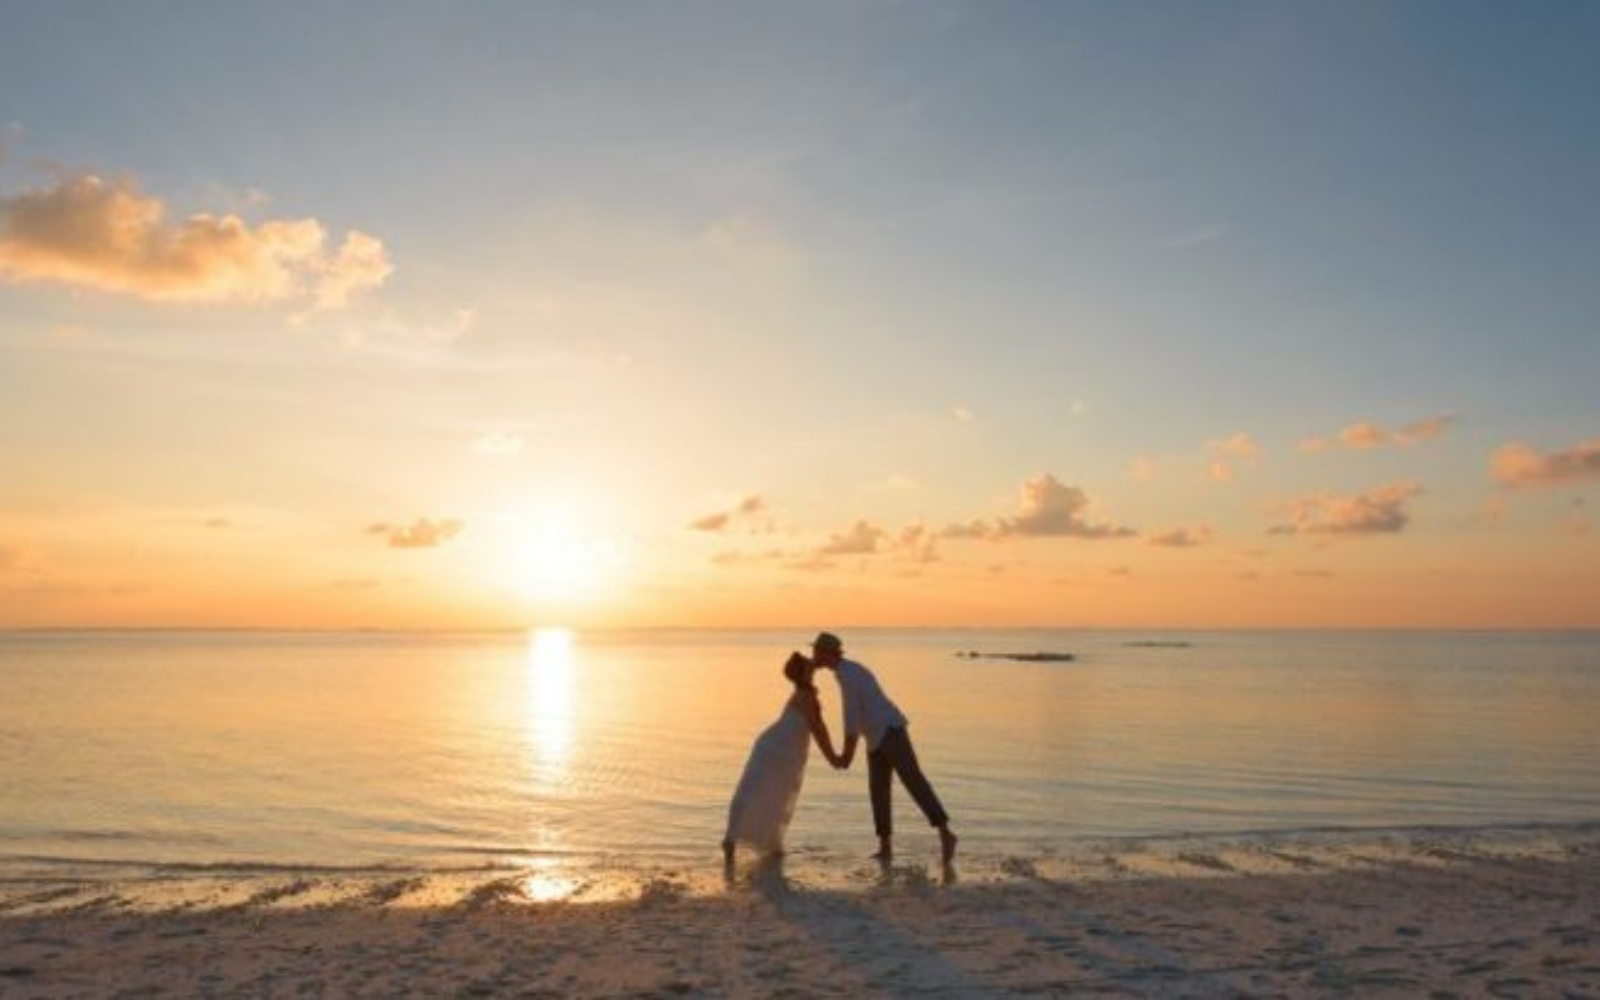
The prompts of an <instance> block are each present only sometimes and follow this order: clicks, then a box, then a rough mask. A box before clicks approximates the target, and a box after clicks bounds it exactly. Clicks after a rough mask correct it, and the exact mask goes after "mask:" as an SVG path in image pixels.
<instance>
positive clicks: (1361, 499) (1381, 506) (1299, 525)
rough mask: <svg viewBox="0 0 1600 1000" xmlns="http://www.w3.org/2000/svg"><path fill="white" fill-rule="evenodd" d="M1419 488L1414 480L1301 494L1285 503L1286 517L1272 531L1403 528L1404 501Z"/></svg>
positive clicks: (1316, 532) (1301, 532)
mask: <svg viewBox="0 0 1600 1000" xmlns="http://www.w3.org/2000/svg"><path fill="white" fill-rule="evenodd" d="M1421 492H1422V488H1421V487H1420V486H1418V485H1417V484H1415V483H1391V484H1389V485H1387V486H1380V487H1378V488H1377V489H1373V490H1368V491H1367V492H1365V493H1359V494H1356V495H1354V496H1339V495H1336V494H1331V493H1323V494H1318V495H1316V496H1308V497H1301V498H1299V499H1297V500H1294V501H1292V502H1291V503H1290V504H1289V506H1288V511H1287V514H1288V520H1286V521H1285V522H1283V523H1281V524H1277V525H1274V526H1273V527H1272V528H1271V529H1269V532H1270V533H1271V534H1275V535H1373V534H1392V533H1395V532H1398V531H1402V530H1404V529H1405V527H1406V525H1407V524H1408V523H1410V520H1411V515H1410V514H1409V512H1408V511H1407V510H1406V501H1408V500H1410V499H1411V498H1412V497H1414V496H1416V495H1417V494H1419V493H1421Z"/></svg>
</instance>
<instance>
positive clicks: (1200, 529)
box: [1146, 524, 1216, 549]
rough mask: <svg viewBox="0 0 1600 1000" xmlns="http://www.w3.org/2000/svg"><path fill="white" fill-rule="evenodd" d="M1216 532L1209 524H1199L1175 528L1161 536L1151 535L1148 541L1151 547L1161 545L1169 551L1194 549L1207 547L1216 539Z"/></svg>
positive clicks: (1162, 533)
mask: <svg viewBox="0 0 1600 1000" xmlns="http://www.w3.org/2000/svg"><path fill="white" fill-rule="evenodd" d="M1215 534H1216V533H1215V532H1214V531H1213V530H1212V528H1211V526H1210V525H1209V524H1199V525H1195V526H1194V527H1190V528H1173V529H1172V530H1171V531H1163V532H1161V533H1160V534H1155V535H1151V536H1150V537H1149V538H1147V539H1146V541H1148V542H1149V543H1150V544H1151V545H1159V546H1161V547H1163V548H1169V549H1192V548H1195V547H1197V546H1200V545H1205V544H1207V543H1209V542H1210V541H1211V539H1212V538H1213V537H1215Z"/></svg>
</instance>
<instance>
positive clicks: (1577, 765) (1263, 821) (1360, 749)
mask: <svg viewBox="0 0 1600 1000" xmlns="http://www.w3.org/2000/svg"><path fill="white" fill-rule="evenodd" d="M843 636H844V639H845V643H846V647H847V655H849V656H851V657H853V658H855V659H858V660H860V661H861V662H863V663H865V664H867V665H868V666H869V667H870V668H871V669H872V670H873V671H874V672H875V673H876V674H877V675H878V677H879V679H880V680H881V681H882V682H883V684H884V686H885V688H886V689H887V690H888V692H889V694H890V695H891V697H893V698H894V699H895V701H896V702H898V703H899V705H900V707H901V708H902V709H903V710H904V711H905V713H906V714H907V715H908V716H909V717H910V719H911V733H912V736H913V739H914V740H915V744H916V747H917V751H918V753H919V756H920V757H921V760H922V763H923V766H924V769H925V770H926V772H927V774H928V775H929V777H930V778H931V779H932V781H933V784H934V786H935V788H936V789H937V791H938V793H939V795H940V797H941V798H942V799H943V800H944V803H945V805H946V807H947V808H948V809H949V811H950V813H951V815H952V817H953V827H954V828H955V829H956V830H957V831H958V832H959V833H960V835H961V837H962V860H963V862H964V863H967V864H971V865H975V866H983V865H988V866H990V867H995V866H1003V865H1005V864H1008V863H1014V859H1037V858H1041V857H1050V856H1054V855H1061V854H1070V853H1071V852H1073V851H1081V850H1083V849H1084V845H1094V844H1102V843H1107V842H1129V841H1137V840H1139V839H1141V838H1181V837H1196V836H1198V837H1211V838H1217V837H1224V838H1227V837H1252V836H1279V835H1297V836H1298V835H1314V834H1316V833H1318V832H1322V831H1375V832H1380V833H1381V832H1382V831H1404V830H1416V829H1426V830H1434V831H1452V830H1465V831H1471V830H1480V829H1491V828H1538V827H1542V826H1555V827H1563V826H1579V827H1588V826H1592V825H1594V824H1600V737H1597V729H1596V725H1595V720H1596V719H1597V718H1600V633H1596V632H1441V631H1421V632H1413V631H1182V632H1179V631H1103V630H978V629H972V630H967V629H950V630H925V629H866V628H862V629H854V630H843ZM809 639H810V634H809V633H806V632H803V631H797V630H783V631H692V630H684V631H675V630H658V631H656V630H653V631H631V632H630V631H624V632H571V631H566V630H561V629H541V630H534V631H530V632H526V633H523V632H501V633H481V634H479V633H472V634H465V633H394V632H266V631H219V632H204V631H18V632H8V633H0V875H6V876H7V877H24V876H25V877H29V878H34V877H41V876H42V875H50V876H51V877H65V876H71V875H73V874H74V873H85V872H89V873H93V872H101V871H107V870H111V871H115V872H117V873H118V877H121V878H154V879H159V878H162V877H167V876H171V875H173V874H174V873H193V872H197V871H202V872H203V871H239V872H250V871H266V872H294V871H310V872H358V873H359V872H362V871H375V872H420V873H429V872H450V871H516V870H519V869H523V870H537V871H544V872H556V873H568V874H570V875H571V877H572V878H573V879H577V878H579V877H586V875H589V874H593V873H597V872H605V871H613V870H628V871H635V872H637V871H651V870H674V869H684V868H698V867H712V866H715V865H717V864H719V863H720V854H719V852H718V846H717V845H718V842H719V840H720V839H721V836H722V825H723V822H724V819H725V813H726V808H727V803H728V798H729V796H730V795H731V793H732V790H733V787H734V785H735V783H736V782H737V780H738V777H739V774H740V770H741V768H742V767H743V765H744V761H745V757H746V755H747V753H748V751H749V748H750V744H751V742H752V741H753V740H754V739H755V737H756V736H757V735H758V734H759V732H760V731H761V730H762V729H763V728H764V727H765V726H766V725H767V724H769V723H770V722H772V721H773V720H774V719H775V718H776V716H777V715H778V713H779V710H780V708H781V707H782V704H783V702H784V699H785V697H786V695H787V691H788V688H787V684H786V682H785V681H784V680H783V678H782V675H781V667H782V664H783V661H784V658H785V657H786V656H787V654H788V653H789V651H790V650H791V649H796V648H802V649H803V648H805V646H806V645H807V643H808V642H809ZM1034 653H1051V654H1070V656H1071V659H1070V660H1066V659H1053V658H1044V659H1037V660H1029V659H1022V660H1018V659H1012V658H1010V657H1011V656H1014V655H1016V654H1034ZM972 654H978V655H976V656H974V655H972ZM818 682H819V689H820V691H821V695H822V701H823V706H824V711H825V713H828V715H829V717H830V719H831V720H832V726H833V729H834V731H835V733H836V734H837V733H838V731H839V723H838V717H837V712H838V695H837V690H836V688H835V686H834V684H833V680H832V677H831V675H826V674H819V675H818ZM895 805H896V820H897V829H898V839H899V841H900V845H901V851H902V854H903V855H905V856H911V857H922V856H931V853H932V852H933V851H935V850H936V847H935V846H934V840H933V837H932V835H931V832H930V831H929V830H928V828H927V826H926V824H925V822H924V821H923V820H922V817H921V816H920V814H919V813H918V812H917V811H916V808H915V806H914V805H913V804H912V803H911V801H910V798H909V797H908V796H906V795H905V794H904V791H903V790H901V789H899V788H898V787H897V788H896V798H895ZM789 847H790V856H791V857H792V858H796V859H798V861H797V862H796V863H797V864H798V865H799V866H801V868H802V870H803V869H805V868H806V867H808V866H809V868H811V869H815V870H822V869H827V868H828V867H829V866H830V865H850V864H854V863H856V862H857V861H859V859H861V858H863V857H865V856H866V855H867V854H868V853H870V851H871V850H872V849H873V848H874V847H875V841H874V838H873V834H872V825H871V818H870V813H869V808H868V803H867V794H866V768H865V762H864V758H862V757H858V760H857V764H856V766H855V768H854V769H852V770H851V771H849V772H836V771H833V770H832V769H831V768H829V767H828V766H827V764H826V762H825V761H824V760H823V759H822V758H821V756H820V754H817V753H815V752H813V754H812V757H811V764H810V767H809V769H808V773H807V776H806V783H805V787H804V790H803V793H802V796H801V801H800V805H799V809H798V813H797V815H796V818H795V821H794V824H793V826H792V827H791V830H790V836H789ZM563 877H566V876H563Z"/></svg>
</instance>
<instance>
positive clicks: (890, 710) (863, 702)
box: [834, 659, 907, 753]
mask: <svg viewBox="0 0 1600 1000" xmlns="http://www.w3.org/2000/svg"><path fill="white" fill-rule="evenodd" d="M834 672H835V676H837V677H838V678H839V700H840V701H842V702H843V703H844V734H845V737H846V738H848V737H850V736H860V737H862V738H863V739H865V740H866V741H867V752H868V753H871V752H872V751H873V750H876V749H878V744H879V743H882V742H883V734H884V733H886V732H888V731H889V730H890V729H893V728H895V727H897V726H904V725H905V724H906V721H907V720H906V717H905V715H904V714H902V713H901V711H900V709H898V708H896V707H895V704H894V702H892V701H890V700H889V696H888V695H886V694H884V693H883V688H882V687H881V686H879V684H878V679H877V678H876V677H874V676H872V671H870V670H868V669H867V668H866V667H863V666H862V665H861V664H859V663H857V662H856V661H854V660H844V659H841V660H840V661H839V665H838V666H837V667H836V668H835V671H834Z"/></svg>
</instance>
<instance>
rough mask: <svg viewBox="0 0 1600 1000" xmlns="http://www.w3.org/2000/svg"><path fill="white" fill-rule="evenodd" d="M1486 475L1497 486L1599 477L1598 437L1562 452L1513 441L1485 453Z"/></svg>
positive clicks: (1563, 482) (1561, 483)
mask: <svg viewBox="0 0 1600 1000" xmlns="http://www.w3.org/2000/svg"><path fill="white" fill-rule="evenodd" d="M1489 474H1490V475H1491V476H1493V477H1494V478H1495V481H1496V482H1498V483H1499V484H1500V485H1501V486H1510V487H1513V488H1521V487H1526V486H1567V485H1571V484H1573V483H1580V482H1584V481H1587V480H1591V479H1600V437H1597V438H1592V439H1590V440H1588V441H1584V442H1581V443H1579V444H1575V445H1573V446H1572V447H1571V448H1568V449H1566V450H1565V451H1553V452H1549V453H1545V452H1541V451H1539V450H1538V449H1536V448H1534V447H1532V446H1531V445H1527V444H1523V443H1521V442H1517V443H1514V444H1508V445H1505V446H1504V447H1501V448H1498V449H1496V450H1495V452H1494V454H1493V455H1491V456H1489Z"/></svg>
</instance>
